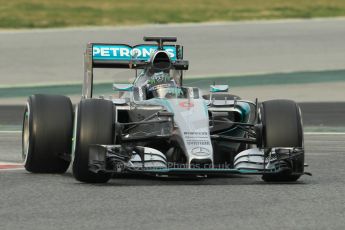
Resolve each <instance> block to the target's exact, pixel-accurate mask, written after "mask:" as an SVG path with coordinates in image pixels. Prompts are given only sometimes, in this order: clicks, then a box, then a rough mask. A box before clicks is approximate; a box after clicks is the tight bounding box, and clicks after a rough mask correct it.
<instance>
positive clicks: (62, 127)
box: [22, 94, 73, 173]
mask: <svg viewBox="0 0 345 230" xmlns="http://www.w3.org/2000/svg"><path fill="white" fill-rule="evenodd" d="M72 127H73V108H72V103H71V100H70V99H69V98H68V97H65V96H60V95H43V94H36V95H32V96H30V97H29V99H28V101H27V104H26V107H25V112H24V119H23V129H22V157H23V160H24V167H25V169H26V170H27V171H29V172H33V173H64V172H65V171H66V170H67V168H68V166H69V164H70V156H71V155H70V154H71V143H72Z"/></svg>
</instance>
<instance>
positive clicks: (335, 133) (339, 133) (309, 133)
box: [304, 132, 345, 135]
mask: <svg viewBox="0 0 345 230" xmlns="http://www.w3.org/2000/svg"><path fill="white" fill-rule="evenodd" d="M304 134H305V135H345V132H305V133H304Z"/></svg>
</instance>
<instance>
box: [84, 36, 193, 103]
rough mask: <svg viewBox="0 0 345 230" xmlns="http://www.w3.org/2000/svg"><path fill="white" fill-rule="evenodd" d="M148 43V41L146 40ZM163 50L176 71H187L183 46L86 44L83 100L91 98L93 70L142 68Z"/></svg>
mask: <svg viewBox="0 0 345 230" xmlns="http://www.w3.org/2000/svg"><path fill="white" fill-rule="evenodd" d="M148 41H150V40H148ZM158 49H160V50H165V51H166V52H167V53H168V54H169V55H170V60H171V63H172V65H173V66H174V67H175V68H176V69H181V70H186V69H188V62H187V61H183V46H180V45H165V44H164V45H163V44H140V45H135V46H130V45H126V44H109V43H88V44H87V46H86V51H85V53H84V84H83V92H82V97H83V98H91V97H92V85H93V69H94V68H125V69H140V68H144V67H145V66H146V65H147V64H148V63H149V61H150V58H151V55H152V53H153V52H155V51H156V50H158Z"/></svg>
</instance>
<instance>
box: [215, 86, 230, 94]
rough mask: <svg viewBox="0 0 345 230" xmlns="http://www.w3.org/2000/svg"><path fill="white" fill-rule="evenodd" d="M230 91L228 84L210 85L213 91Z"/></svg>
mask: <svg viewBox="0 0 345 230" xmlns="http://www.w3.org/2000/svg"><path fill="white" fill-rule="evenodd" d="M228 91H229V86H228V85H210V92H211V93H223V92H228Z"/></svg>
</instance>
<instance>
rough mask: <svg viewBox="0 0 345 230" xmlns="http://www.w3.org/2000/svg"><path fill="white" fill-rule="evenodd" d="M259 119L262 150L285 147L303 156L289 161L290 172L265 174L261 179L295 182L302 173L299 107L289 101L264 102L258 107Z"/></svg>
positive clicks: (302, 145) (301, 132)
mask: <svg viewBox="0 0 345 230" xmlns="http://www.w3.org/2000/svg"><path fill="white" fill-rule="evenodd" d="M260 119H261V121H262V125H263V131H262V143H263V147H264V148H279V147H287V148H300V149H302V150H303V154H301V155H299V156H297V157H296V158H294V159H293V160H291V162H290V164H291V171H285V172H282V173H277V174H265V175H263V176H262V179H263V180H264V181H267V182H289V181H297V180H298V179H299V178H300V176H301V174H302V173H303V172H304V149H303V147H304V143H303V141H304V140H303V125H302V117H301V112H300V108H299V106H298V105H297V104H296V103H295V102H294V101H291V100H270V101H265V102H263V103H262V105H261V107H260ZM293 173H295V174H293ZM296 173H297V175H296ZM298 174H299V175H298Z"/></svg>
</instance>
